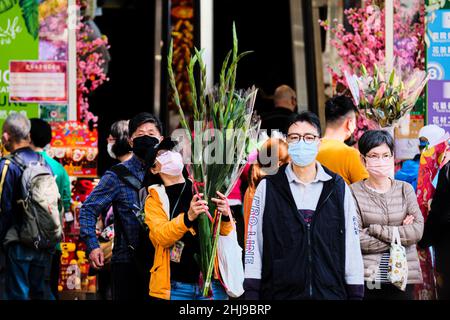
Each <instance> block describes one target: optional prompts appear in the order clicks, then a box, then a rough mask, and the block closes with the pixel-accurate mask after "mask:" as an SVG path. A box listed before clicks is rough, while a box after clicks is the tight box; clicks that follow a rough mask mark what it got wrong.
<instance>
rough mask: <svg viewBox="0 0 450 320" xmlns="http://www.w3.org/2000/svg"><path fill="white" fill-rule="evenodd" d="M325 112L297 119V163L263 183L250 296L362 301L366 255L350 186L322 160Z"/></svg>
mask: <svg viewBox="0 0 450 320" xmlns="http://www.w3.org/2000/svg"><path fill="white" fill-rule="evenodd" d="M320 136H321V128H320V121H319V118H318V117H317V116H316V115H315V114H314V113H311V112H302V113H300V114H298V115H296V116H294V117H292V118H291V119H290V122H289V126H288V135H287V142H288V153H289V156H290V158H291V161H290V162H289V163H288V164H284V165H283V166H281V167H280V168H279V170H278V172H277V173H276V174H274V175H267V176H265V177H264V178H263V179H262V180H261V182H260V183H259V185H258V187H257V188H256V192H255V196H254V198H253V204H252V209H251V212H250V218H249V225H248V232H247V247H246V252H245V281H244V288H245V298H246V299H250V300H252V299H262V300H347V299H350V300H353V299H362V297H363V289H364V286H363V285H364V279H363V261H362V256H361V249H360V245H359V236H358V226H357V224H356V209H355V204H354V201H353V198H352V195H351V192H350V189H349V187H348V186H347V184H346V183H345V182H344V180H343V179H342V178H341V177H340V176H339V175H337V174H335V173H333V172H331V171H330V170H328V169H327V168H325V167H323V166H322V165H321V164H320V163H319V162H318V161H316V157H317V153H318V150H319V145H320Z"/></svg>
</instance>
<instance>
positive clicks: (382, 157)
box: [364, 153, 392, 160]
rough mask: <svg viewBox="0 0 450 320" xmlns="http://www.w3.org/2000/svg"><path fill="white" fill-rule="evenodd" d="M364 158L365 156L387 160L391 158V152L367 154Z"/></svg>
mask: <svg viewBox="0 0 450 320" xmlns="http://www.w3.org/2000/svg"><path fill="white" fill-rule="evenodd" d="M364 158H366V159H372V160H375V159H381V160H389V159H391V158H392V154H390V153H389V154H388V153H386V154H374V153H373V154H368V155H367V156H364Z"/></svg>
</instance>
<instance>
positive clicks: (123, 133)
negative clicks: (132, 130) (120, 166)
mask: <svg viewBox="0 0 450 320" xmlns="http://www.w3.org/2000/svg"><path fill="white" fill-rule="evenodd" d="M128 123H129V121H128V120H120V121H117V122H114V123H113V124H112V125H111V131H110V133H109V137H108V139H107V140H108V145H107V148H108V155H109V156H110V157H111V158H113V159H117V160H118V161H119V162H125V161H127V160H130V159H131V157H132V156H133V153H132V152H131V147H130V142H129V141H128V139H129V136H128Z"/></svg>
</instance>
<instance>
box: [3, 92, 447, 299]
mask: <svg viewBox="0 0 450 320" xmlns="http://www.w3.org/2000/svg"><path fill="white" fill-rule="evenodd" d="M274 98H275V105H276V108H275V109H274V111H272V112H270V113H268V114H264V115H263V117H262V124H263V126H262V127H263V128H264V129H269V130H272V131H279V132H281V133H282V136H275V135H272V136H271V137H270V138H269V139H268V140H267V141H266V142H265V143H264V144H263V145H262V146H261V147H260V148H259V150H257V151H256V152H255V153H254V157H253V158H254V160H253V161H250V162H249V163H248V166H247V168H246V170H245V171H244V173H243V176H242V179H241V180H240V183H242V185H241V184H238V186H237V187H236V188H235V189H234V190H233V192H232V194H231V195H230V196H229V197H228V198H227V197H226V196H225V195H223V194H222V193H220V192H219V191H217V196H216V198H213V199H212V201H213V202H214V203H215V205H216V206H217V210H216V213H218V212H220V213H221V214H222V224H221V228H220V234H221V235H222V236H227V235H229V234H230V232H231V231H232V230H233V228H234V227H236V228H237V230H236V231H237V233H238V240H239V244H240V246H241V247H242V248H243V249H244V251H245V254H244V257H243V260H244V269H245V280H244V283H243V286H244V289H245V293H244V294H243V296H242V297H241V298H240V299H247V300H253V299H263V300H286V299H296V300H300V299H301V300H303V299H305V300H362V299H366V300H375V299H395V300H397V299H402V300H411V299H413V288H414V285H416V284H420V283H421V282H422V280H423V277H422V271H421V266H420V262H419V256H418V247H417V246H418V245H419V246H420V248H428V247H430V246H432V247H433V248H434V251H435V256H436V272H437V274H438V282H439V287H438V297H439V298H441V299H446V298H447V299H448V298H449V297H450V294H449V292H450V281H449V279H450V272H449V271H450V270H449V269H450V254H449V252H450V251H449V249H448V248H449V245H450V229H449V223H450V208H449V202H448V200H447V196H449V192H450V191H449V190H450V164H448V163H447V164H446V165H445V166H443V167H442V168H441V170H440V171H439V178H438V180H437V188H436V193H435V194H434V197H433V201H432V202H431V207H430V208H431V210H430V214H429V216H428V219H427V221H426V223H425V222H424V216H423V214H422V212H421V209H420V208H419V204H418V202H417V196H416V193H415V188H416V184H417V173H416V180H415V181H416V183H415V184H414V182H413V181H414V179H412V180H411V179H410V178H409V177H410V175H406V174H403V175H398V176H403V177H406V176H407V177H408V179H409V180H411V181H409V180H408V182H406V181H401V180H396V179H394V165H395V163H394V140H393V137H392V136H391V135H390V133H388V132H387V131H383V130H370V131H367V132H365V133H364V134H363V135H362V137H361V138H360V139H359V141H358V143H357V147H353V145H354V144H355V143H354V139H353V133H354V131H355V129H356V117H357V109H356V107H355V105H354V104H353V102H352V100H351V99H350V98H348V97H345V96H337V97H333V98H331V99H329V100H328V101H327V102H326V104H325V115H326V128H324V129H322V127H321V124H320V121H319V118H318V117H317V115H316V114H314V113H312V112H300V113H298V112H297V107H296V95H295V91H294V90H292V89H291V88H289V87H287V86H281V87H279V88H278V89H277V90H276V91H275V95H274ZM271 133H272V132H271ZM50 140H51V128H50V126H49V124H48V123H46V122H45V121H42V120H39V119H31V121H30V120H28V119H27V118H26V117H25V116H23V115H21V114H18V113H16V114H11V115H10V116H9V117H8V118H7V119H6V121H5V123H4V125H3V129H2V143H3V146H4V147H5V149H6V150H7V151H8V152H9V153H10V155H8V156H5V157H3V158H2V159H1V161H0V173H1V184H0V196H1V198H0V199H1V206H0V242H1V247H2V249H1V252H2V256H3V259H4V260H5V263H4V265H3V266H2V270H1V271H0V272H1V273H2V275H3V278H4V279H3V281H4V283H1V282H0V285H1V286H3V287H4V289H5V290H3V291H4V292H3V294H4V298H5V299H10V300H19V299H20V300H22V299H23V300H25V299H55V298H57V288H56V285H57V279H58V272H59V255H60V248H59V242H58V239H59V240H60V239H61V235H60V234H59V233H58V230H59V229H60V227H61V226H60V224H61V223H62V220H63V218H62V217H63V216H64V213H66V212H68V211H69V210H70V182H69V178H68V176H67V173H66V172H65V170H64V168H63V167H62V166H61V164H60V163H58V162H57V161H55V160H54V159H52V158H50V157H49V156H48V155H47V154H46V152H45V150H46V147H47V146H48V144H49V143H50ZM107 140H108V154H109V155H110V157H112V158H114V159H116V160H117V161H118V164H117V165H115V166H113V167H111V168H110V169H109V170H108V171H106V173H105V174H104V175H103V176H102V177H101V179H100V181H99V183H98V185H97V186H96V187H95V189H94V190H93V192H92V193H91V194H90V195H89V196H88V198H87V199H86V201H85V202H84V203H83V205H82V207H81V210H80V227H81V231H80V238H81V239H82V240H83V241H84V242H85V244H86V246H87V252H88V255H89V260H90V264H91V268H92V270H94V271H96V272H97V274H98V275H99V278H101V279H102V280H101V281H100V282H99V283H100V288H99V290H100V291H102V292H103V294H102V297H103V298H106V297H111V298H112V299H113V300H204V299H216V300H225V299H228V298H229V297H228V295H227V291H226V289H227V288H225V287H224V284H223V282H221V281H220V279H221V277H220V270H219V268H218V266H217V263H218V261H217V259H216V263H215V267H214V272H213V280H212V290H211V295H210V296H209V297H204V296H203V295H202V290H201V288H202V286H201V285H202V282H201V279H202V275H201V272H200V267H199V264H198V261H197V257H198V255H199V254H200V239H199V225H198V217H199V215H201V214H203V213H205V212H207V211H208V203H207V202H206V201H205V200H204V199H203V198H202V194H196V193H195V192H194V190H193V183H194V182H193V181H192V180H191V179H190V176H189V174H188V172H187V170H186V167H185V164H184V162H183V157H182V155H181V153H180V152H181V151H180V149H179V148H178V146H177V143H176V142H175V141H174V140H172V139H171V138H170V137H169V136H168V135H166V134H165V131H164V128H163V125H162V123H161V121H160V120H159V119H158V118H157V117H155V116H154V115H152V114H150V113H140V114H138V115H136V116H135V117H134V118H132V119H130V120H129V121H119V122H117V123H114V124H113V125H112V127H111V132H110V135H109V137H108V139H107ZM422 141H424V142H423V143H422V144H423V145H422V144H421V146H422V149H421V151H423V150H424V149H426V147H427V144H426V143H425V142H428V140H426V141H425V138H424V139H422ZM417 158H420V155H418V157H417ZM417 160H418V159H415V161H417ZM416 170H418V169H416ZM403 171H404V172H406V169H404V170H403ZM37 172H40V174H41V175H39V174H38V173H37ZM42 173H46V174H48V175H49V176H52V177H53V180H51V179H49V180H44V179H43V178H42ZM44 176H45V174H44ZM24 179H25V180H26V181H28V182H30V183H28V184H26V185H24ZM27 179H28V180H27ZM402 180H405V179H402ZM51 181H53V182H54V184H52V183H51ZM33 188H34V189H36V190H38V189H39V190H41V191H42V190H43V191H42V192H44V193H45V192H49V190H53V189H52V188H57V190H58V192H57V193H58V195H59V198H58V200H61V201H58V208H57V211H58V213H57V216H59V217H60V220H59V224H58V221H56V220H55V219H54V220H55V221H47V222H46V223H47V225H48V227H47V229H49V230H50V229H51V228H53V229H51V231H52V232H53V233H51V232H50V233H48V232H47V233H45V234H44V233H42V232H41V231H39V230H38V231H36V230H35V229H36V228H34V226H35V225H36V223H35V224H34V225H33V222H32V221H31V219H30V217H29V216H30V214H31V215H33V214H34V215H35V217H37V219H43V218H42V217H43V216H44V213H46V212H47V211H48V210H47V209H38V208H36V209H34V208H32V209H30V208H28V207H27V206H26V205H24V204H26V203H28V202H27V201H28V199H27V198H29V195H30V194H33V195H34V194H37V193H38V191H36V190H34V189H33ZM50 198H51V197H50ZM51 200H52V199H48V201H51ZM47 213H48V212H47ZM51 214H52V212H49V215H51ZM54 216H55V214H54V213H53V215H52V217H54ZM232 219H233V220H232ZM50 220H51V219H50ZM99 222H100V223H101V226H102V227H101V228H106V227H110V228H113V229H114V239H113V240H111V243H110V250H111V247H112V257H110V258H109V257H107V254H106V253H105V252H106V251H105V247H106V246H105V245H104V244H103V245H102V242H101V240H100V239H99V237H98V233H99V232H98V230H96V227H98V225H99ZM234 222H237V223H234ZM52 223H53V224H52ZM36 237H37V238H36ZM38 238H39V239H41V238H42V239H43V240H45V241H43V240H42V239H41V240H39V241H37V240H36V239H38ZM30 239H31V240H32V241H31V242H30ZM33 239H34V240H36V241H34V240H33ZM44 242H45V243H44ZM30 243H31V244H32V245H30ZM399 250H400V251H399ZM399 252H400V254H399ZM398 254H399V255H400V256H398ZM0 261H1V260H0ZM393 261H394V262H393ZM106 265H108V268H106ZM405 265H406V268H405ZM405 270H406V271H405ZM394 273H398V274H394ZM0 278H1V277H0ZM55 279H56V280H55ZM394 279H397V280H395V281H394ZM109 287H110V288H109ZM108 288H109V289H108ZM108 290H110V292H111V293H110V294H107V292H108ZM1 293H2V292H1V291H0V294H1Z"/></svg>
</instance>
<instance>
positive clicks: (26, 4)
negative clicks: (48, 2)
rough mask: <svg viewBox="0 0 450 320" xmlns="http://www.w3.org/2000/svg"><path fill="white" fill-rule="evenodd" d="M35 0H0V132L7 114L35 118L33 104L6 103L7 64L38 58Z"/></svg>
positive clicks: (7, 90) (37, 113) (35, 112)
mask: <svg viewBox="0 0 450 320" xmlns="http://www.w3.org/2000/svg"><path fill="white" fill-rule="evenodd" d="M38 6H39V1H38V0H0V129H1V128H2V127H3V122H4V121H5V119H6V117H7V116H8V115H9V114H10V113H11V112H22V113H24V114H26V115H27V116H28V117H29V118H33V117H38V116H39V107H38V105H37V104H35V103H10V102H9V61H10V60H37V59H38V58H39V19H38Z"/></svg>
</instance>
